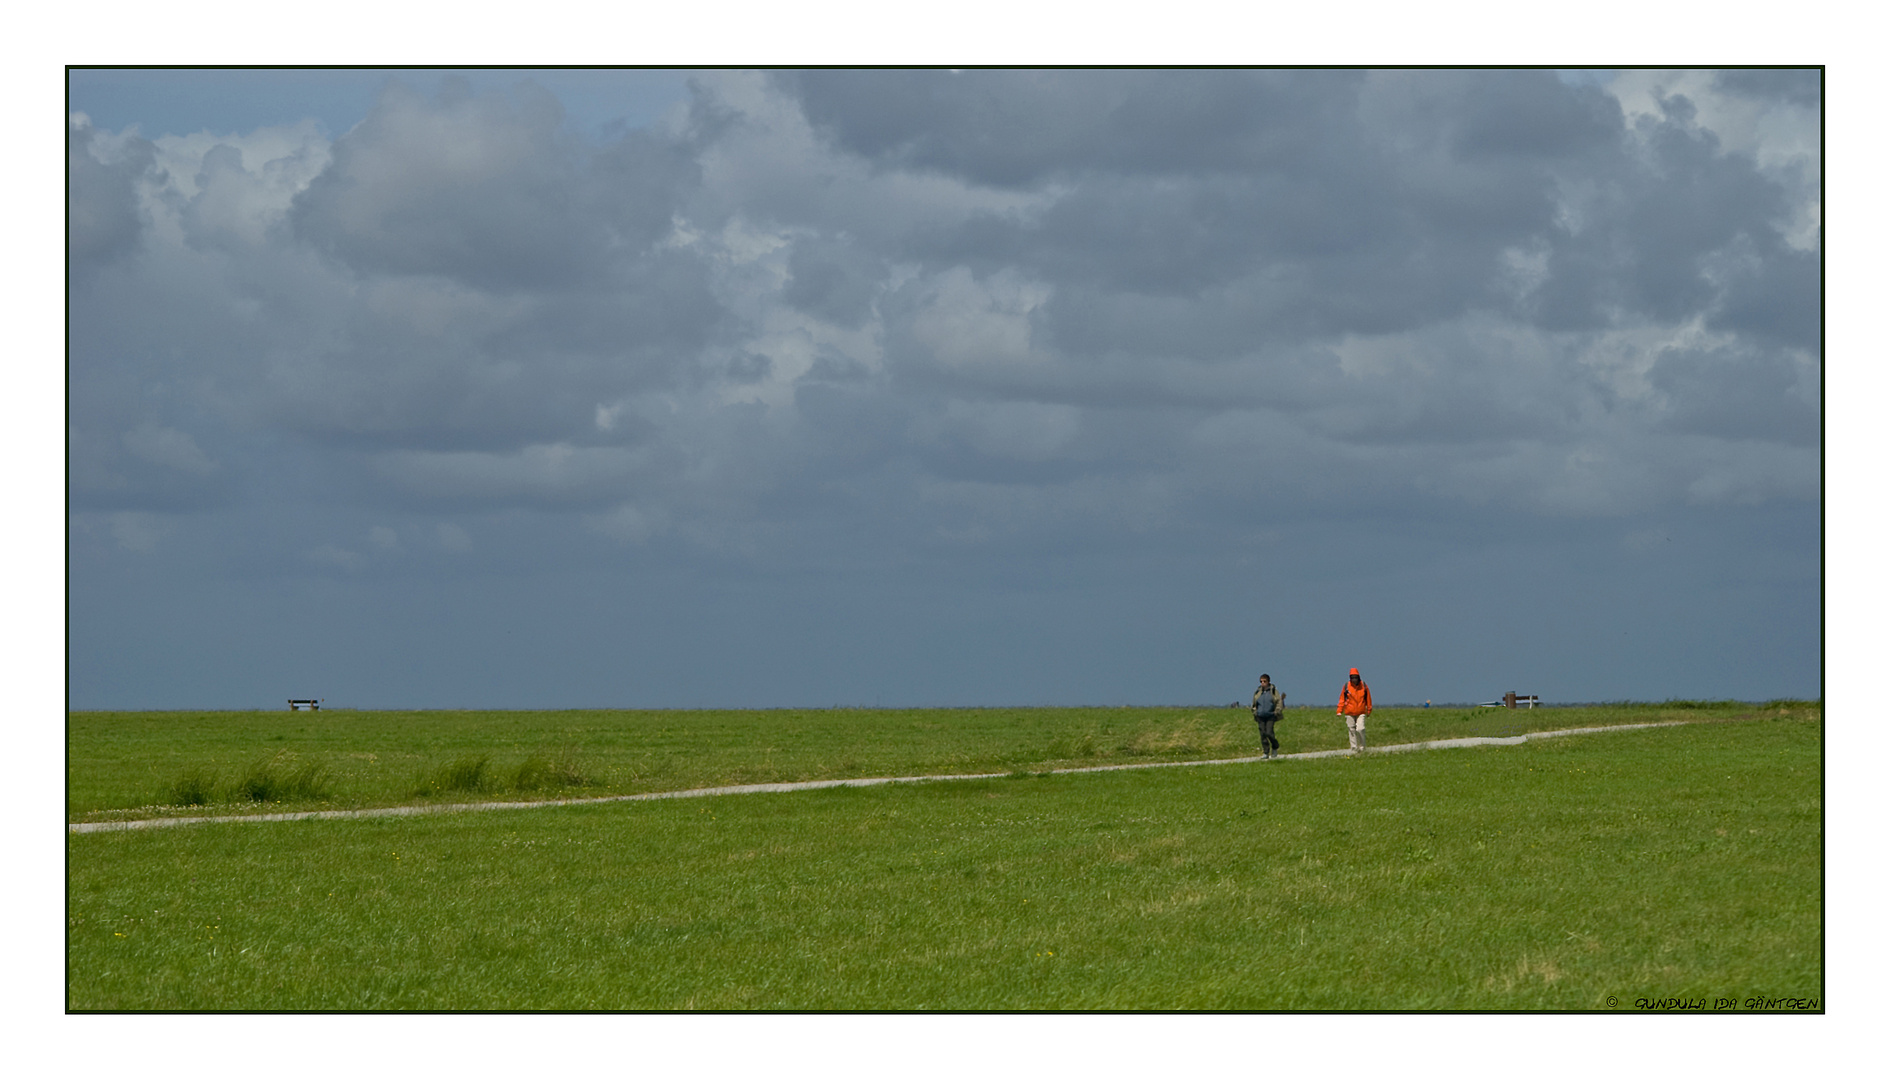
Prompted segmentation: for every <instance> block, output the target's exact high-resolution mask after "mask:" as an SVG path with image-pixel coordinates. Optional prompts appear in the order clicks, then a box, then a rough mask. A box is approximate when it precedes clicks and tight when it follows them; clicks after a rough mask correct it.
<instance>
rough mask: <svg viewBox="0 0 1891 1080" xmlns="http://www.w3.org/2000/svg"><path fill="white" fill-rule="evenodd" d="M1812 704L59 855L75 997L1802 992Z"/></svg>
mask: <svg viewBox="0 0 1891 1080" xmlns="http://www.w3.org/2000/svg"><path fill="white" fill-rule="evenodd" d="M1820 763H1821V727H1820V724H1819V722H1818V720H1817V717H1816V713H1815V714H1814V715H1812V716H1811V717H1806V716H1804V715H1803V714H1797V715H1795V714H1789V715H1785V716H1781V715H1778V714H1777V713H1775V714H1772V715H1769V716H1766V717H1759V718H1754V719H1748V720H1742V721H1730V722H1726V723H1718V724H1702V725H1695V726H1689V727H1681V728H1666V729H1658V730H1645V731H1635V732H1622V733H1610V734H1603V735H1589V736H1575V737H1571V738H1566V739H1556V740H1548V741H1545V742H1541V743H1531V744H1526V745H1523V746H1516V747H1490V748H1479V749H1464V750H1440V751H1430V752H1423V753H1410V754H1388V755H1383V756H1376V755H1375V756H1369V757H1366V758H1363V759H1346V758H1338V759H1323V760H1315V761H1298V762H1296V761H1287V762H1276V763H1270V764H1258V763H1257V764H1244V765H1227V766H1205V767H1202V768H1199V769H1158V770H1151V771H1147V772H1126V773H1104V774H1090V775H1078V776H1057V777H1045V776H1019V777H1015V778H1011V779H1003V780H980V781H962V782H958V781H955V782H949V783H936V784H925V785H916V786H911V787H904V786H902V787H892V788H871V789H838V790H826V791H814V792H801V793H794V794H787V795H762V796H734V797H722V798H714V799H702V800H682V801H659V802H652V803H636V804H614V805H607V806H592V807H569V808H562V809H545V810H531V811H506V812H501V813H479V814H456V815H446V816H441V817H426V818H405V819H380V820H361V821H322V822H293V823H281V824H252V825H211V826H194V827H187V828H178V829H165V830H154V831H137V832H119V833H97V834H84V835H74V836H71V837H69V839H68V852H69V882H68V884H69V905H68V908H69V923H68V956H69V977H68V995H69V997H68V1005H69V1006H70V1007H71V1008H74V1009H81V1010H86V1009H166V1008H171V1009H542V1008H577V1009H690V1008H697V1009H769V1008H787V1009H825V1008H840V1009H878V1008H891V1009H1109V1008H1121V1009H1250V1008H1256V1009H1272V1008H1283V1009H1386V1008H1393V1009H1402V1008H1415V1009H1436V1008H1447V1009H1485V1008H1497V1009H1600V1010H1605V1011H1606V1010H1607V1009H1609V1008H1610V1007H1611V1006H1610V1003H1611V1001H1612V1000H1613V1002H1614V1007H1615V1008H1617V1009H1619V1010H1624V1011H1626V1010H1631V1009H1632V1008H1633V1007H1634V1003H1635V999H1637V998H1638V997H1671V996H1672V997H1739V998H1746V997H1749V996H1755V995H1763V996H1774V997H1779V996H1792V997H1819V998H1820V999H1821V1001H1822V1000H1823V963H1822V950H1823V941H1822V931H1821V922H1820V919H1821V910H1822V896H1821V891H1820V890H1821V884H1820V883H1821V854H1822V852H1821V849H1822V830H1821V805H1820V790H1821V764H1820Z"/></svg>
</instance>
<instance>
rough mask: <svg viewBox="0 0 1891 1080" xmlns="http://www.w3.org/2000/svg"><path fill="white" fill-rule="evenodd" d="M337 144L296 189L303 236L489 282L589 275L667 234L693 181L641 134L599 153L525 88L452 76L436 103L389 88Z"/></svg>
mask: <svg viewBox="0 0 1891 1080" xmlns="http://www.w3.org/2000/svg"><path fill="white" fill-rule="evenodd" d="M333 153H334V161H333V163H332V164H331V165H330V166H329V168H328V169H326V170H325V171H324V172H323V173H322V174H321V175H320V176H318V177H317V178H316V179H315V180H314V182H313V183H311V184H310V185H309V186H308V188H307V189H306V190H305V191H303V192H301V193H300V194H298V195H297V196H296V200H295V205H294V208H293V210H292V211H291V214H290V219H291V221H292V222H293V224H294V226H295V228H296V230H297V233H298V235H299V236H301V237H302V238H303V239H305V240H307V241H309V242H311V243H313V244H315V245H316V246H318V247H321V248H323V249H324V250H327V251H330V252H333V253H334V254H335V255H337V256H338V257H339V258H341V259H342V260H343V261H344V262H346V263H347V264H348V265H350V266H351V267H354V268H355V269H357V270H359V271H363V272H370V273H373V272H382V273H397V274H432V275H437V276H440V277H445V278H449V279H453V280H457V281H462V282H465V283H467V284H470V285H474V286H477V287H482V288H498V289H514V288H528V289H529V288H538V289H549V288H554V287H560V286H570V285H573V284H575V283H578V282H582V281H585V280H588V279H591V278H595V277H596V276H598V275H600V274H601V273H603V271H604V269H605V267H606V265H607V263H608V262H609V260H610V259H611V258H612V256H613V255H614V254H616V253H619V252H623V251H631V252H637V251H642V250H644V249H645V248H647V247H649V246H650V245H651V244H652V243H654V242H655V241H657V240H658V239H661V238H662V237H663V236H664V235H665V234H666V233H668V231H669V229H670V224H671V214H672V212H673V210H674V208H675V206H676V203H677V198H678V193H679V192H680V191H682V190H683V189H685V188H687V187H688V186H689V185H690V184H691V183H693V182H694V180H695V178H696V177H695V169H694V166H693V163H692V162H691V161H690V160H689V159H688V158H687V157H685V156H683V155H682V154H681V153H680V152H679V150H678V148H676V147H674V146H668V145H664V144H662V143H660V142H657V141H656V140H653V139H651V138H649V137H648V136H647V135H645V134H644V133H643V132H641V131H639V132H633V133H630V134H627V135H625V136H623V137H622V138H620V139H619V140H618V141H617V142H616V143H615V144H614V145H611V146H609V147H606V148H604V149H602V150H595V149H593V148H592V147H591V146H590V145H589V144H588V143H586V142H585V141H584V140H582V139H581V138H579V137H578V136H577V135H575V134H574V133H572V132H570V131H568V130H567V129H566V127H565V124H564V112H563V109H562V108H561V107H560V106H559V104H558V101H557V99H556V98H554V97H552V96H551V95H550V94H549V93H547V92H546V91H544V90H542V89H539V88H537V87H536V86H533V85H531V84H521V85H520V86H519V87H518V88H517V89H516V90H515V91H514V93H513V95H512V96H511V97H509V98H507V97H500V96H498V95H493V94H483V95H473V94H471V93H470V91H468V90H467V89H466V88H465V87H464V86H460V85H456V84H449V86H448V89H447V90H446V91H445V92H443V93H442V95H441V96H440V97H439V98H438V99H436V100H434V101H427V100H426V99H424V98H422V97H420V95H418V94H416V93H414V92H413V91H411V90H408V89H406V88H405V87H403V86H401V85H400V84H394V85H393V86H392V87H391V88H390V89H389V90H388V91H387V93H385V94H384V95H383V96H382V98H381V100H380V102H379V103H377V104H376V106H375V108H374V110H373V111H372V112H370V113H369V114H368V117H367V119H366V120H364V121H362V123H361V124H360V125H358V126H357V127H355V128H354V129H353V130H351V131H350V132H349V133H348V134H347V135H344V136H343V137H342V138H341V139H339V140H337V142H336V144H335V147H334V151H333Z"/></svg>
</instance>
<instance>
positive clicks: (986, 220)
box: [66, 70, 1823, 709]
mask: <svg viewBox="0 0 1891 1080" xmlns="http://www.w3.org/2000/svg"><path fill="white" fill-rule="evenodd" d="M68 88H69V102H68V107H69V110H70V113H69V120H68V158H67V163H66V164H67V175H68V178H69V179H68V185H69V186H68V194H69V203H68V240H69V250H70V259H69V265H68V295H69V305H70V311H69V402H68V410H69V412H68V424H67V432H68V445H67V454H68V474H69V491H68V494H69V506H70V532H69V537H70V538H69V551H68V558H69V581H68V586H69V594H68V605H69V606H68V617H69V627H68V647H69V657H68V659H69V695H70V704H71V706H72V707H74V708H81V709H87V708H186V707H207V708H241V707H270V708H279V707H281V706H282V702H283V700H284V699H285V698H288V697H304V696H311V697H323V698H326V699H327V700H328V702H329V703H330V704H331V705H332V706H359V707H430V706H488V707H528V706H531V707H536V706H545V707H554V706H778V705H832V704H862V705H875V704H880V705H1004V704H1182V703H1210V702H1218V703H1224V704H1225V703H1227V702H1230V701H1234V700H1236V699H1242V700H1245V699H1246V698H1247V696H1248V695H1249V693H1251V691H1252V688H1253V684H1254V679H1255V676H1256V675H1257V674H1258V673H1260V672H1261V671H1268V672H1270V673H1271V674H1272V675H1273V676H1274V677H1275V680H1276V681H1277V682H1279V683H1280V684H1281V685H1282V686H1283V688H1284V689H1285V691H1286V693H1287V695H1288V698H1289V702H1290V704H1294V703H1330V702H1331V701H1332V699H1334V698H1335V697H1336V696H1337V694H1338V690H1339V687H1340V683H1341V682H1342V681H1343V679H1344V676H1345V672H1346V669H1347V668H1348V667H1351V666H1358V667H1359V668H1360V669H1361V670H1362V672H1363V673H1364V675H1365V676H1366V678H1367V680H1368V681H1369V682H1370V683H1371V684H1372V686H1373V688H1374V692H1375V696H1376V697H1377V698H1378V699H1379V700H1380V701H1383V702H1422V701H1425V700H1427V699H1429V700H1432V701H1437V702H1447V701H1449V702H1464V701H1482V700H1489V699H1491V698H1494V697H1496V696H1497V695H1499V694H1501V693H1503V692H1504V691H1506V690H1517V691H1519V692H1524V693H1531V692H1534V693H1537V694H1540V695H1542V696H1543V697H1544V698H1546V699H1547V700H1551V701H1599V700H1620V699H1664V698H1671V697H1713V698H1726V697H1735V698H1746V699H1765V698H1771V697H1782V696H1799V697H1811V696H1816V695H1818V694H1819V692H1820V689H1821V683H1820V678H1821V672H1820V647H1821V641H1820V618H1821V592H1820V590H1821V585H1820V502H1819V499H1820V484H1821V454H1820V450H1821V443H1820V437H1821V411H1820V410H1821V394H1822V389H1821V387H1822V367H1821V348H1822V343H1821V308H1820V298H1821V264H1822V259H1823V253H1822V233H1821V204H1820V197H1821V187H1822V176H1821V169H1822V149H1821V143H1820V138H1821V107H1822V106H1821V82H1820V77H1819V74H1818V73H1817V72H1816V71H1735V72H1719V73H1715V72H1710V71H1684V72H1660V71H1647V70H1637V71H1629V72H1622V73H1611V72H1553V71H1547V70H1526V71H1490V70H1486V71H1449V70H1421V71H1357V70H1345V71H1317V70H1294V71H1159V70H1138V71H977V70H972V71H964V72H950V71H926V70H902V71H845V70H824V71H815V72H808V73H791V72H749V71H710V72H667V71H624V72H599V71H551V72H542V73H541V72H528V71H483V72H481V71H472V72H464V73H456V74H455V73H441V72H430V71H404V72H384V71H350V72H321V73H309V72H290V71H272V72H217V73H204V72H185V71H177V72H159V71H136V72H124V71H119V72H108V71H76V72H73V73H72V74H71V76H70V78H69V84H68Z"/></svg>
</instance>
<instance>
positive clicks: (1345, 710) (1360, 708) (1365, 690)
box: [1333, 678, 1372, 716]
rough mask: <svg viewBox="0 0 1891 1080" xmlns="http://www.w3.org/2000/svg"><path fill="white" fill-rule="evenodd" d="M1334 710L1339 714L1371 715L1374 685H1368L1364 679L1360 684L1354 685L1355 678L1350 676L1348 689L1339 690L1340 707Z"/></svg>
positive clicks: (1347, 682) (1347, 683)
mask: <svg viewBox="0 0 1891 1080" xmlns="http://www.w3.org/2000/svg"><path fill="white" fill-rule="evenodd" d="M1333 712H1334V713H1335V714H1336V715H1339V716H1371V715H1372V687H1370V686H1367V685H1366V680H1364V679H1361V680H1359V685H1358V686H1357V687H1354V686H1353V680H1352V679H1350V678H1348V679H1347V680H1346V689H1344V690H1341V691H1340V692H1339V708H1337V709H1334V710H1333Z"/></svg>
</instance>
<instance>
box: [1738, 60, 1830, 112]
mask: <svg viewBox="0 0 1891 1080" xmlns="http://www.w3.org/2000/svg"><path fill="white" fill-rule="evenodd" d="M1714 85H1715V87H1717V88H1718V89H1722V90H1725V91H1727V92H1728V93H1733V94H1739V95H1741V96H1743V97H1753V98H1768V99H1775V100H1779V101H1785V102H1788V103H1790V104H1793V105H1797V106H1799V107H1801V108H1805V109H1816V108H1818V107H1819V103H1820V100H1821V98H1822V96H1823V94H1824V80H1823V77H1822V74H1821V73H1820V72H1819V71H1818V70H1816V69H1810V68H1742V69H1739V70H1734V71H1717V72H1715V73H1714Z"/></svg>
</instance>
